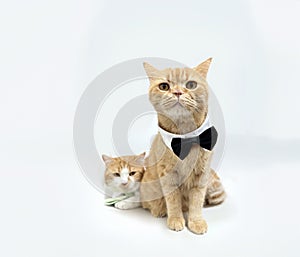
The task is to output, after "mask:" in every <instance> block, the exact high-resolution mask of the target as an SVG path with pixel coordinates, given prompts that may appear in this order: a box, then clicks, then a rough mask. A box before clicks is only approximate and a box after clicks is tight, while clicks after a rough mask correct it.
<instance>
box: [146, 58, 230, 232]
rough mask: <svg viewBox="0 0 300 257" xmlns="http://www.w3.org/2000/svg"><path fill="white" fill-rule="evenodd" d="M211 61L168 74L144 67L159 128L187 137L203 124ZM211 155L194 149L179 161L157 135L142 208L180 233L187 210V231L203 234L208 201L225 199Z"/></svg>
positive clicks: (149, 160) (150, 159) (170, 71)
mask: <svg viewBox="0 0 300 257" xmlns="http://www.w3.org/2000/svg"><path fill="white" fill-rule="evenodd" d="M210 62H211V58H210V59H208V60H206V61H205V62H203V63H202V64H200V65H198V66H197V67H196V68H195V69H190V68H177V69H165V70H157V69H156V68H154V67H153V66H151V65H150V64H147V63H145V64H144V67H145V70H146V72H147V75H148V77H149V80H150V88H149V99H150V101H151V103H152V105H153V106H154V108H155V110H156V111H157V114H158V123H159V126H160V127H161V128H163V129H165V130H166V131H168V132H171V133H174V134H185V133H188V132H191V131H193V130H195V129H197V128H198V127H200V126H201V125H202V123H203V122H204V120H205V118H206V115H207V112H208V106H207V104H208V86H207V82H206V74H207V71H208V68H209V65H210ZM188 81H193V82H196V83H197V87H196V88H195V89H188V88H187V82H188ZM161 83H167V84H168V85H169V88H168V90H162V89H161V88H160V87H159V85H160V84H161ZM178 95H180V96H178ZM212 155H213V152H212V151H208V150H205V149H203V148H201V147H200V146H199V145H193V146H192V148H191V151H190V153H189V154H188V156H187V157H186V158H185V159H184V160H180V159H179V158H178V157H177V156H176V155H175V154H174V153H173V152H172V151H171V150H170V149H169V148H168V147H167V146H166V145H165V144H164V142H163V140H162V138H161V136H160V134H157V135H156V137H155V139H154V141H153V143H152V146H151V150H150V153H149V156H148V158H147V159H146V164H145V165H146V172H145V174H144V176H143V179H142V183H141V188H140V192H141V200H142V206H143V207H144V208H146V209H149V210H150V211H151V213H152V215H153V216H156V217H159V216H165V215H167V216H168V219H167V225H168V227H169V228H170V229H172V230H176V231H179V230H182V229H183V228H184V225H185V220H184V217H183V211H188V219H187V223H188V224H187V225H188V228H189V229H190V230H191V231H192V232H194V233H196V234H202V233H205V232H206V231H207V224H206V222H205V220H204V219H203V217H202V207H203V205H204V203H205V201H206V204H208V205H209V204H218V203H221V202H222V201H223V200H224V196H225V193H224V190H223V188H222V184H221V182H220V180H219V178H218V177H217V175H216V173H215V172H214V171H212V170H211V169H210V162H211V158H212ZM216 191H218V194H216ZM218 200H219V202H218Z"/></svg>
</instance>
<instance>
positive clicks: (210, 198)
mask: <svg viewBox="0 0 300 257" xmlns="http://www.w3.org/2000/svg"><path fill="white" fill-rule="evenodd" d="M225 198H226V192H225V190H224V188H223V185H222V183H221V180H220V178H219V176H218V175H217V173H216V172H215V171H214V170H213V169H211V180H210V182H209V184H208V187H207V191H206V195H205V204H204V206H205V207H209V206H214V205H218V204H221V203H223V202H224V200H225Z"/></svg>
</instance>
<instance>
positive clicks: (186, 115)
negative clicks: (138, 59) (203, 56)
mask: <svg viewBox="0 0 300 257" xmlns="http://www.w3.org/2000/svg"><path fill="white" fill-rule="evenodd" d="M210 63H211V58H209V59H207V60H206V61H204V62H203V63H201V64H199V65H198V66H197V67H195V68H187V67H185V68H174V69H171V68H168V69H163V70H158V69H156V68H155V67H153V66H152V65H150V64H148V63H144V68H145V71H146V73H147V75H148V77H149V81H150V87H149V99H150V102H151V103H152V105H153V107H154V108H155V110H156V111H157V112H158V114H159V115H163V116H165V117H168V118H170V119H172V120H173V122H174V123H176V121H177V119H178V121H177V123H178V124H181V123H182V121H183V122H184V120H182V119H185V120H187V119H191V120H192V119H193V120H194V122H195V124H196V126H200V125H201V122H203V121H204V120H203V119H204V118H205V116H206V114H207V105H208V85H207V82H206V75H207V72H208V69H209V66H210ZM198 123H200V124H198ZM178 124H177V125H178ZM160 125H161V124H160Z"/></svg>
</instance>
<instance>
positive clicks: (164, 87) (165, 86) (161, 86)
mask: <svg viewBox="0 0 300 257" xmlns="http://www.w3.org/2000/svg"><path fill="white" fill-rule="evenodd" d="M158 87H159V89H160V90H162V91H168V90H169V88H170V86H169V84H168V83H165V82H163V83H160V84H159V85H158Z"/></svg>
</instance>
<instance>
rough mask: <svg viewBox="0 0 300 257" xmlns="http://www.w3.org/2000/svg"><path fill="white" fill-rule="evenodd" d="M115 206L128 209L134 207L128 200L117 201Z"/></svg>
mask: <svg viewBox="0 0 300 257" xmlns="http://www.w3.org/2000/svg"><path fill="white" fill-rule="evenodd" d="M115 207H116V208H117V209H120V210H128V209H131V208H132V206H131V203H130V202H126V201H121V202H117V203H116V204H115Z"/></svg>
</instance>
